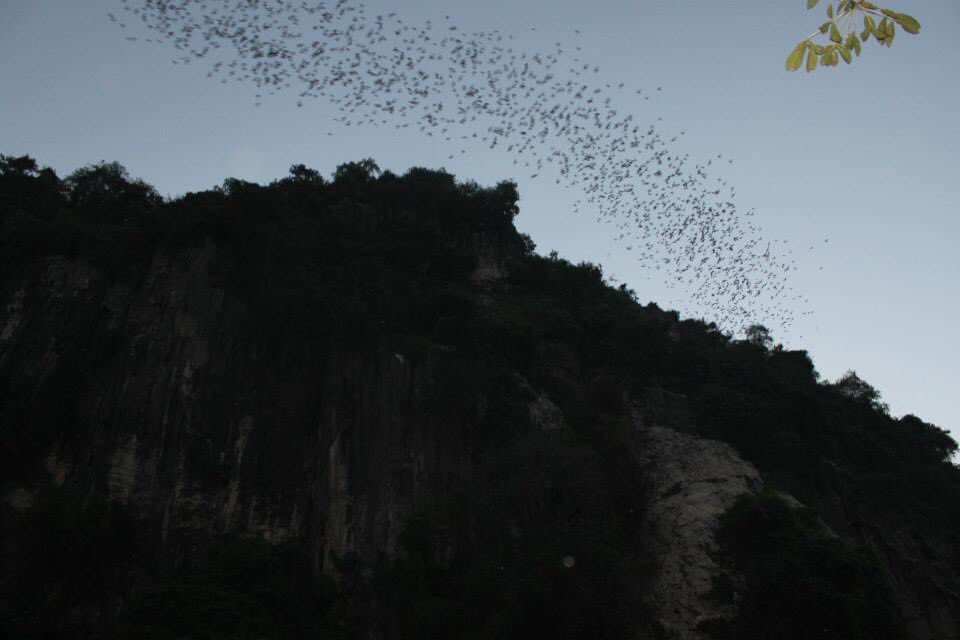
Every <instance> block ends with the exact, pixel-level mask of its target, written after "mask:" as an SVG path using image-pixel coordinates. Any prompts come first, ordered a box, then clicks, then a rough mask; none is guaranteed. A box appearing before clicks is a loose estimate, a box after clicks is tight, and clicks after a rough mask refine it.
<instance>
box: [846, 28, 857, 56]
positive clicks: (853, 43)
mask: <svg viewBox="0 0 960 640" xmlns="http://www.w3.org/2000/svg"><path fill="white" fill-rule="evenodd" d="M846 46H847V49H853V50H854V52H855V53H856V54H857V57H859V56H860V38H858V37H857V34H855V33H851V34H850V35H848V36H847V42H846Z"/></svg>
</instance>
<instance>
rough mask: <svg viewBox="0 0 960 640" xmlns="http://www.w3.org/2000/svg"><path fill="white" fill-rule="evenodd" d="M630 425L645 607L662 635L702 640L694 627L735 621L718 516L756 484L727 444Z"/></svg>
mask: <svg viewBox="0 0 960 640" xmlns="http://www.w3.org/2000/svg"><path fill="white" fill-rule="evenodd" d="M635 424H636V428H637V436H638V445H639V446H638V451H639V458H640V463H641V465H642V466H643V470H644V477H645V479H646V484H647V504H646V513H645V517H644V521H643V524H642V532H643V536H644V539H645V541H646V543H647V544H648V546H649V549H650V553H651V557H652V558H653V559H654V562H655V565H656V570H655V574H654V575H653V577H652V578H651V580H650V584H649V585H648V588H647V589H646V590H645V591H646V594H647V596H646V601H647V604H648V605H649V606H650V608H651V609H652V610H653V612H654V615H655V616H656V618H657V621H658V626H659V627H660V631H661V632H662V636H663V637H665V638H669V639H670V640H701V639H703V640H706V639H707V638H709V637H710V636H709V635H707V634H706V632H704V631H702V629H703V627H700V625H702V624H704V623H709V622H710V621H729V620H732V619H734V618H735V617H736V615H737V612H738V608H737V603H738V600H739V596H738V592H742V590H743V587H742V583H743V581H742V578H741V577H740V576H739V575H737V574H736V573H735V572H733V571H732V570H730V569H729V568H727V567H725V566H724V563H723V562H722V559H721V558H720V548H719V546H718V544H717V542H716V539H715V533H716V531H717V528H718V526H719V519H720V516H721V515H722V514H723V512H724V511H726V510H727V509H728V508H730V507H731V506H732V505H733V504H734V503H735V502H736V501H737V499H738V498H739V497H740V496H741V495H743V494H744V493H750V492H756V491H758V490H759V489H760V488H761V487H762V485H763V481H762V480H761V478H760V474H759V472H758V471H757V469H756V468H755V467H754V466H753V465H752V464H750V463H749V462H747V461H745V460H743V459H742V458H741V457H740V456H739V455H738V454H737V452H736V451H735V450H734V449H733V447H731V446H730V445H728V444H725V443H723V442H718V441H716V440H708V439H705V438H699V437H696V436H692V435H688V434H685V433H681V432H679V431H676V430H674V429H670V428H668V427H663V426H647V425H644V424H643V421H642V420H640V419H639V418H638V419H636V420H635ZM720 585H723V588H719V586H720ZM698 627H700V628H699V629H698Z"/></svg>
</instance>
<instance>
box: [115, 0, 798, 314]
mask: <svg viewBox="0 0 960 640" xmlns="http://www.w3.org/2000/svg"><path fill="white" fill-rule="evenodd" d="M122 2H123V4H124V8H125V10H126V11H127V12H128V13H129V14H132V16H133V18H134V20H133V21H139V22H141V23H142V24H143V25H144V26H145V27H146V28H147V29H148V30H149V31H150V32H153V34H154V36H153V37H151V38H148V39H147V40H148V41H151V42H152V41H160V42H172V43H173V45H174V46H175V47H176V49H177V50H178V52H179V54H178V57H177V58H176V59H175V62H179V63H190V62H192V61H197V60H203V61H206V62H207V63H208V64H209V65H210V68H209V72H208V76H210V77H212V78H219V79H220V80H221V81H222V82H231V81H234V82H249V83H252V84H254V85H255V86H256V87H257V94H256V98H257V100H258V101H259V100H261V99H262V98H263V96H265V95H272V94H276V93H278V92H281V91H286V90H289V91H290V92H291V94H295V95H296V100H297V103H298V105H302V104H303V103H304V101H306V100H307V99H311V98H312V99H320V100H323V101H325V102H327V103H329V104H332V105H335V107H336V108H337V109H338V110H339V114H340V115H339V116H338V117H337V120H338V121H339V122H340V123H342V125H345V126H352V127H367V126H394V127H397V128H408V127H416V128H417V129H418V130H419V131H420V132H422V134H423V135H426V136H432V137H434V138H435V139H437V140H438V141H442V143H443V144H445V145H447V147H448V149H449V152H450V154H451V155H450V156H449V157H451V158H453V157H454V155H452V154H455V153H461V154H463V153H466V152H467V150H468V149H469V148H470V147H472V146H474V145H479V144H483V145H485V146H488V147H489V148H490V149H498V148H499V149H501V150H502V152H503V153H504V154H506V155H507V156H508V157H509V158H510V159H512V160H513V162H514V164H517V165H519V166H520V167H522V168H523V169H524V170H527V171H529V175H530V177H531V178H537V177H539V176H544V177H545V176H546V174H547V172H548V171H549V172H550V174H551V178H552V179H554V180H555V181H556V182H557V183H558V184H564V185H566V186H572V187H576V188H578V189H580V190H582V192H583V194H584V198H583V199H584V200H585V201H586V203H588V204H589V205H590V207H591V208H592V210H594V211H596V212H597V213H598V219H600V220H603V221H606V222H609V223H612V224H614V225H615V227H616V229H617V240H618V241H621V242H623V243H624V247H625V249H626V250H628V251H631V252H632V254H633V255H634V256H636V258H637V259H638V260H639V262H640V263H641V265H642V266H643V267H645V268H647V269H650V270H656V271H657V272H659V273H662V274H664V275H665V277H666V280H667V282H668V284H669V285H670V286H676V287H679V288H680V289H681V290H682V291H683V295H682V297H681V298H680V299H679V301H678V306H679V307H680V310H681V311H683V312H684V313H689V314H690V315H694V316H697V317H703V318H704V319H706V320H708V321H714V322H716V323H717V325H718V326H719V327H721V328H723V329H724V330H730V331H738V330H740V329H741V328H743V327H744V326H746V325H747V324H752V323H758V322H759V323H763V324H766V325H768V326H771V327H775V326H779V327H780V328H781V329H786V328H788V327H789V326H790V325H791V324H792V323H793V321H794V319H795V311H794V310H793V309H794V308H796V307H797V306H798V305H797V303H798V302H805V301H804V300H803V298H802V297H801V296H799V295H798V294H796V293H795V292H794V290H793V289H792V288H791V287H789V286H788V274H789V273H790V271H791V270H793V269H794V268H795V265H796V263H795V261H793V260H792V259H791V258H790V252H789V249H787V248H786V246H784V243H785V241H781V242H780V243H776V242H774V248H773V249H771V242H770V241H768V240H766V239H764V238H763V237H762V235H761V230H760V229H759V227H758V226H756V225H755V224H754V223H753V222H752V220H751V218H752V216H753V212H752V211H751V212H747V213H745V214H740V213H739V212H738V211H737V208H736V206H735V205H734V203H733V202H732V200H733V198H734V196H735V191H734V189H733V188H731V187H729V186H728V185H727V183H726V182H725V181H723V180H721V179H719V178H712V179H711V178H710V176H709V175H708V173H707V172H708V168H709V167H710V166H711V165H712V164H713V163H714V161H717V160H719V159H721V156H720V155H718V156H717V157H716V158H711V159H710V160H707V161H706V162H703V163H691V162H690V161H689V157H688V156H687V155H682V156H681V155H677V154H674V153H671V152H670V150H669V147H668V145H669V144H670V143H672V142H675V141H676V139H677V137H676V136H674V137H671V138H670V139H669V140H667V139H665V138H664V137H663V136H661V135H660V134H659V133H658V132H657V130H656V129H655V127H654V126H652V125H647V126H642V125H640V124H638V123H637V122H635V120H634V116H633V115H632V114H628V115H621V114H620V113H619V112H618V111H617V109H616V107H615V100H616V98H617V96H618V94H620V95H622V92H624V91H626V89H625V88H624V85H623V83H619V84H617V85H612V84H609V83H603V82H601V81H599V80H598V78H599V71H600V70H599V68H598V67H596V66H590V65H587V64H583V62H582V61H581V60H580V59H579V58H577V57H576V53H575V52H568V51H567V49H565V48H564V46H563V45H562V44H561V43H556V45H555V47H554V48H553V49H552V50H550V51H540V52H529V51H526V52H525V51H519V50H518V49H517V48H516V47H515V46H514V45H512V44H511V43H512V42H513V41H514V38H513V36H510V35H508V34H505V33H503V32H501V31H498V30H493V31H466V30H462V29H460V28H459V27H458V26H457V25H455V24H453V23H452V22H451V20H450V17H449V16H446V17H444V19H442V20H438V21H437V22H436V23H434V22H432V21H430V20H427V21H425V22H424V23H422V24H409V23H407V22H405V21H404V19H403V18H402V17H401V16H400V15H398V14H397V13H387V14H377V15H371V14H369V13H368V12H367V7H366V6H365V5H364V3H363V2H360V1H357V0H337V1H336V2H335V3H324V2H313V3H311V2H302V1H301V2H297V1H294V0H226V1H225V0H219V1H217V0H122ZM110 18H111V19H112V20H114V21H115V22H118V23H119V24H120V25H121V26H123V27H127V25H126V23H125V22H123V21H121V20H119V19H118V18H117V17H116V16H113V15H110ZM133 21H132V22H133ZM131 39H135V36H132V37H131ZM576 50H579V47H576ZM657 90H658V91H659V88H658V89H657ZM630 91H633V90H632V89H631V90H630ZM635 93H636V94H639V95H642V94H643V92H642V91H641V90H635ZM647 99H649V98H647ZM680 135H683V133H682V132H681V133H680ZM551 167H552V171H551V170H550V168H551ZM581 204H582V202H580V201H578V202H576V203H575V204H574V207H575V208H579V207H580V206H581ZM778 244H779V245H780V246H779V247H778V246H777V245H778ZM803 313H804V314H806V313H810V312H809V311H805V312H803Z"/></svg>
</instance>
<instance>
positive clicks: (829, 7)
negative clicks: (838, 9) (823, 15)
mask: <svg viewBox="0 0 960 640" xmlns="http://www.w3.org/2000/svg"><path fill="white" fill-rule="evenodd" d="M827 17H828V18H830V19H831V20H833V5H832V4H828V5H827Z"/></svg>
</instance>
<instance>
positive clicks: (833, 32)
mask: <svg viewBox="0 0 960 640" xmlns="http://www.w3.org/2000/svg"><path fill="white" fill-rule="evenodd" d="M830 39H831V40H833V41H834V42H837V43H839V42H843V36H841V35H840V29H837V25H836V23H834V22H831V23H830Z"/></svg>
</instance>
